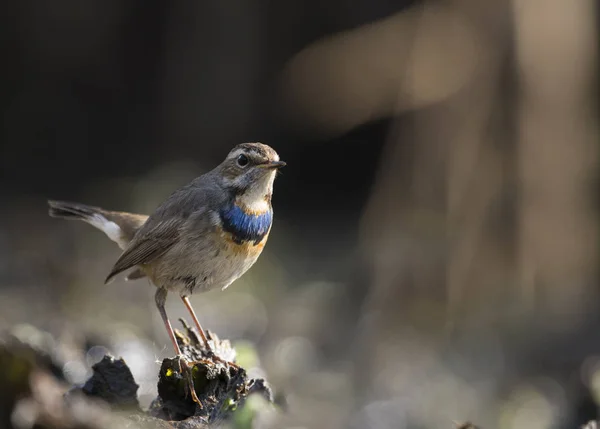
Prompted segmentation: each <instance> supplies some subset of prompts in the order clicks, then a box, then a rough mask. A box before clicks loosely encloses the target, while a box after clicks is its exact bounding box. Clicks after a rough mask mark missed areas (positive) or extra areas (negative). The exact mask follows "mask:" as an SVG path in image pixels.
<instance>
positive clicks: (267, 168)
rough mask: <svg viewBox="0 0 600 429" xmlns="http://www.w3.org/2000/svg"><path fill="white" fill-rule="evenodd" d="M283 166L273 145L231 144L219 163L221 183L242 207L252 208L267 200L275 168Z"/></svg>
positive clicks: (269, 197) (269, 195)
mask: <svg viewBox="0 0 600 429" xmlns="http://www.w3.org/2000/svg"><path fill="white" fill-rule="evenodd" d="M283 166H285V162H283V161H281V160H280V159H279V155H278V154H277V152H275V150H273V148H271V147H270V146H267V145H266V144H262V143H242V144H239V145H237V146H236V147H234V148H233V149H232V150H231V151H230V152H229V154H228V155H227V158H225V160H224V161H223V162H222V163H221V165H219V167H218V168H219V170H220V175H221V177H222V179H223V184H224V186H225V187H226V188H227V189H228V190H230V191H231V192H232V193H233V194H234V195H235V196H236V199H237V200H239V201H240V202H241V203H242V204H243V205H244V206H246V207H248V208H250V209H252V207H255V206H256V207H258V206H260V205H261V202H263V201H266V202H267V203H270V199H271V194H272V193H273V182H274V180H275V176H276V174H277V170H278V169H279V168H281V167H283Z"/></svg>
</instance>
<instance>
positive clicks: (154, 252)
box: [104, 218, 181, 284]
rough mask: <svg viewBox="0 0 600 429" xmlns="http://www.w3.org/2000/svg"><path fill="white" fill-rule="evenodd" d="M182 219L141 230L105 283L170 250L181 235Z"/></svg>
mask: <svg viewBox="0 0 600 429" xmlns="http://www.w3.org/2000/svg"><path fill="white" fill-rule="evenodd" d="M180 225H181V219H180V218H176V219H173V220H169V221H163V222H159V223H157V224H156V225H155V226H153V227H152V228H150V229H148V230H147V231H146V230H144V229H145V228H143V229H142V230H140V234H137V235H136V236H135V237H134V239H133V241H132V242H131V243H130V245H129V247H128V248H127V249H125V251H124V252H123V253H122V254H121V256H120V257H119V259H118V260H117V262H116V263H115V265H114V266H113V268H112V270H111V272H110V274H109V275H108V277H106V280H105V281H104V283H105V284H106V283H108V282H109V281H110V280H111V279H112V278H113V277H114V276H116V275H117V274H119V273H121V272H123V271H125V270H127V269H129V268H132V267H134V266H136V265H140V264H147V263H149V262H152V261H153V260H155V259H156V258H158V257H159V256H161V255H163V254H164V253H165V252H166V251H167V250H169V249H170V248H171V247H172V246H173V245H174V244H175V243H176V242H177V239H178V237H179V227H180Z"/></svg>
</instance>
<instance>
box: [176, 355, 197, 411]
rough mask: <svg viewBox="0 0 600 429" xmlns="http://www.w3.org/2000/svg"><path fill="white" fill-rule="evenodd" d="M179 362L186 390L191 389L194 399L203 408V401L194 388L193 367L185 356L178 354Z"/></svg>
mask: <svg viewBox="0 0 600 429" xmlns="http://www.w3.org/2000/svg"><path fill="white" fill-rule="evenodd" d="M177 363H178V365H179V373H180V374H181V375H182V377H183V378H184V380H185V382H186V390H189V393H190V395H191V396H192V401H194V402H195V403H197V404H198V406H199V407H200V408H203V407H202V403H201V402H200V399H199V398H198V395H197V394H196V389H195V388H194V378H193V377H192V368H193V367H192V366H190V365H189V364H188V362H187V361H186V359H185V357H184V356H178V359H177Z"/></svg>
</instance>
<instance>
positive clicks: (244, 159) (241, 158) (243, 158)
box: [237, 154, 249, 167]
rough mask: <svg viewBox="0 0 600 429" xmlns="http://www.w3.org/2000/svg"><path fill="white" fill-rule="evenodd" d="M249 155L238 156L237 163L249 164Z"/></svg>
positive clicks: (241, 165) (242, 165)
mask: <svg viewBox="0 0 600 429" xmlns="http://www.w3.org/2000/svg"><path fill="white" fill-rule="evenodd" d="M248 162H249V160H248V157H247V156H246V155H243V154H242V155H240V156H238V157H237V163H238V165H239V166H240V167H245V166H247V165H248Z"/></svg>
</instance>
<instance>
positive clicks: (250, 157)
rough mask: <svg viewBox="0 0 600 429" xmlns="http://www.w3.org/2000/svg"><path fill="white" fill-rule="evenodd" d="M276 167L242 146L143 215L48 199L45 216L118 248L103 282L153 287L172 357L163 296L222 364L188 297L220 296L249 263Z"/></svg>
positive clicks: (256, 251) (263, 151)
mask: <svg viewBox="0 0 600 429" xmlns="http://www.w3.org/2000/svg"><path fill="white" fill-rule="evenodd" d="M283 166H285V162H283V161H280V159H279V155H278V154H277V152H275V151H274V150H273V149H272V148H271V147H269V146H267V145H265V144H262V143H243V144H240V145H237V146H236V147H235V148H233V149H232V150H231V152H229V154H228V155H227V157H226V158H225V160H224V161H223V162H222V163H221V164H220V165H218V166H217V167H216V168H215V169H213V170H211V171H209V172H208V173H206V174H203V175H202V176H199V177H197V178H196V179H194V180H193V181H191V182H190V183H188V184H187V185H185V186H183V187H182V188H180V189H178V190H176V191H175V192H174V193H173V194H171V196H170V197H169V198H167V200H166V201H164V202H163V203H162V204H161V205H160V206H159V207H158V208H157V209H156V210H155V211H154V213H152V214H151V215H150V216H147V215H142V214H134V213H126V212H117V211H110V210H104V209H102V208H99V207H92V206H88V205H85V204H78V203H69V202H62V201H52V200H51V201H48V203H49V205H50V210H49V214H50V216H53V217H58V218H63V219H76V220H83V221H85V222H87V223H89V224H90V225H92V226H94V227H96V228H98V229H99V230H101V231H103V232H104V233H105V234H106V235H107V236H108V237H109V238H110V239H111V240H113V241H115V242H116V243H117V244H118V245H119V247H120V248H121V249H122V250H123V253H122V254H121V256H120V257H119V259H118V260H117V262H116V263H115V265H114V266H113V268H112V270H111V271H110V273H109V275H108V277H107V278H106V280H105V283H108V282H109V281H110V280H111V279H113V278H114V277H115V276H116V275H117V274H119V273H122V272H124V271H126V270H132V271H130V273H129V275H128V276H127V279H128V280H133V279H139V278H142V277H148V278H149V279H150V280H151V281H152V283H153V284H154V285H155V286H156V287H157V291H156V295H155V300H156V305H157V307H158V311H159V312H160V315H161V317H162V319H163V321H164V324H165V327H166V329H167V332H168V333H169V337H170V339H171V342H172V343H173V348H174V349H175V352H176V353H177V355H178V356H181V350H180V349H179V345H178V344H177V341H176V339H175V335H174V333H173V328H172V326H171V322H170V321H169V318H168V317H167V313H166V311H165V301H166V298H167V294H168V292H170V291H172V292H177V293H179V295H180V297H181V299H182V300H183V303H184V304H185V306H186V308H187V309H188V311H189V312H190V315H191V317H192V319H193V320H194V323H195V325H196V327H197V328H198V331H199V333H200V336H201V337H202V341H203V342H204V345H205V347H206V350H207V351H208V352H209V354H211V355H212V356H213V357H215V358H217V359H219V360H221V359H220V358H218V357H216V356H214V353H213V349H212V347H211V345H210V344H209V341H208V339H207V337H206V334H205V333H204V330H203V329H202V326H201V325H200V322H199V321H198V318H197V317H196V314H195V312H194V309H193V308H192V306H191V304H190V301H189V295H191V294H192V293H195V292H204V291H208V290H211V289H215V288H221V289H225V288H226V287H227V286H229V285H230V284H231V283H232V282H234V281H235V280H236V279H238V278H239V277H240V276H241V275H243V274H244V273H245V272H246V271H247V270H248V269H249V268H250V267H251V266H252V265H253V264H254V263H255V262H256V260H257V259H258V257H259V255H260V254H261V252H262V250H263V248H264V246H265V243H266V242H267V238H268V236H269V233H270V231H271V225H272V220H273V209H272V205H271V196H272V194H273V182H274V180H275V176H276V172H277V169H279V168H281V167H283Z"/></svg>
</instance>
